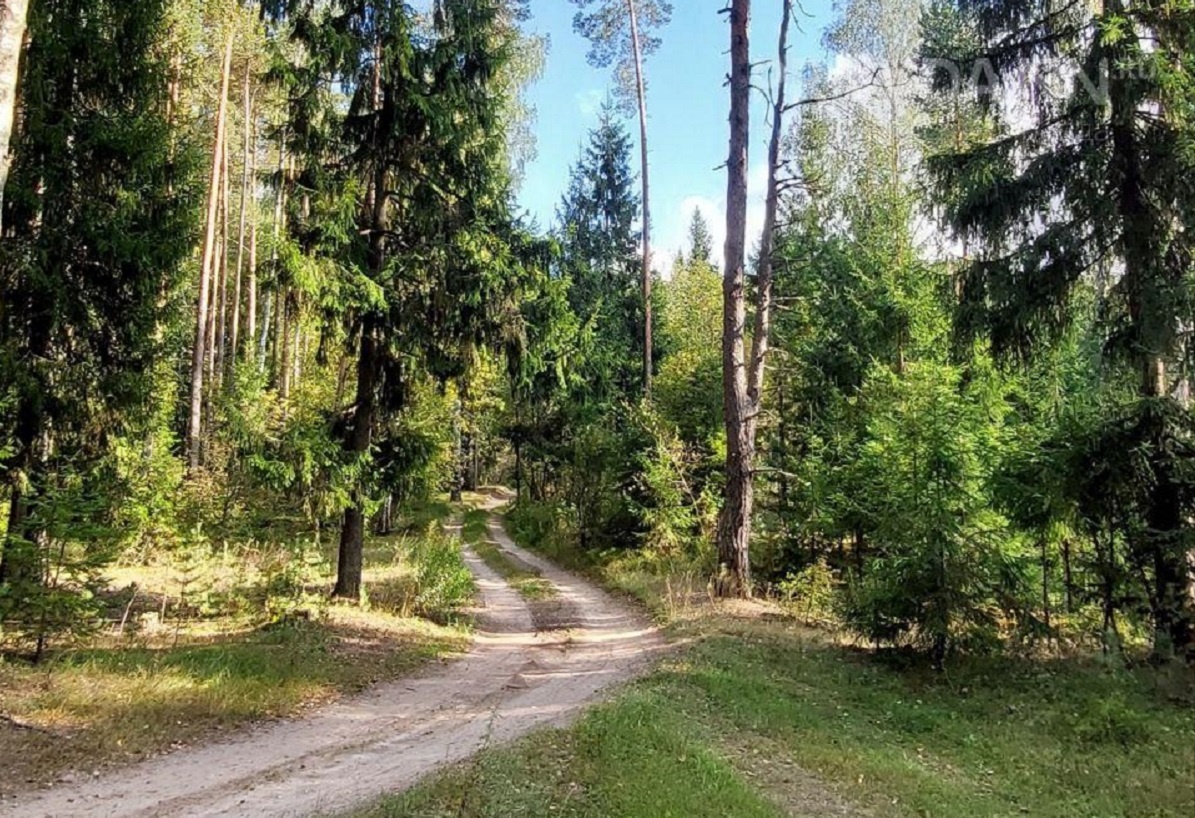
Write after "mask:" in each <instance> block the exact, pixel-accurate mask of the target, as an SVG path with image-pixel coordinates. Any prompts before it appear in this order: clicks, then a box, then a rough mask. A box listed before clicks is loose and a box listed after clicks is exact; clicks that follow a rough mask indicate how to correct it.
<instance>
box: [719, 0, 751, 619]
mask: <svg viewBox="0 0 1195 818" xmlns="http://www.w3.org/2000/svg"><path fill="white" fill-rule="evenodd" d="M750 20H751V0H732V3H731V8H730V55H731V56H730V61H731V73H730V155H729V157H728V159H727V162H726V169H727V187H726V247H725V265H726V266H725V273H724V277H723V283H722V296H723V315H722V381H723V384H722V385H723V404H724V411H725V415H726V494H725V498H724V503H723V506H722V515H721V518H720V519H719V521H718V561H719V563H720V566H721V574H720V576H719V577H718V582H717V589H718V593H719V594H721V595H723V596H739V595H743V596H746V595H749V594H750V593H751V563H750V560H749V551H748V542H749V540H750V536H751V506H752V502H753V499H754V498H753V496H752V484H751V462H752V454H753V452H752V451H751V448H752V441H751V438H750V436H749V435H748V434H747V430H748V423H749V417H748V413H749V405H748V395H747V361H746V351H745V346H744V343H745V341H744V335H745V332H746V324H747V306H746V301H745V298H744V287H745V269H744V268H745V267H746V255H747V252H746V245H747V152H748V143H749V141H750V135H751V47H750V35H749V31H748V27H749V24H750Z"/></svg>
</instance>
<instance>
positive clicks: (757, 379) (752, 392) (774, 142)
mask: <svg viewBox="0 0 1195 818" xmlns="http://www.w3.org/2000/svg"><path fill="white" fill-rule="evenodd" d="M792 10H793V0H784V6H783V11H782V14H783V15H784V16H783V19H782V20H781V21H780V49H779V57H778V61H777V67H778V69H779V79H778V80H777V84H776V95H775V98H774V99H773V100H772V135H771V139H770V140H769V141H768V192H767V197H766V198H765V200H764V202H765V203H764V222H763V236H762V237H761V238H760V242H759V270H758V275H757V276H756V291H755V298H756V304H755V329H754V338H753V339H752V350H751V371H750V382H749V384H748V387H747V399H748V400H749V401H750V404H751V407H752V410H753V411H752V417H751V418H750V419H749V423H750V427H751V428H750V432H751V436H752V440H754V438H755V429H756V426H757V424H758V421H757V418H758V417H759V412H760V409H761V408H762V406H763V394H764V375H765V372H766V370H767V358H768V350H769V347H770V344H771V335H772V280H773V270H774V269H775V258H774V256H775V249H776V221H777V213H778V212H779V210H780V178H779V177H780V152H781V147H782V145H783V140H784V106H785V91H786V89H787V87H788V80H787V78H788V30H789V22H790V21H791V20H792Z"/></svg>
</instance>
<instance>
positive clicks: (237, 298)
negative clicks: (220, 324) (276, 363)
mask: <svg viewBox="0 0 1195 818" xmlns="http://www.w3.org/2000/svg"><path fill="white" fill-rule="evenodd" d="M252 154H253V91H252V74H251V73H250V71H249V66H248V65H246V66H245V151H244V156H243V161H242V173H241V224H240V228H239V230H238V231H237V274H236V283H235V285H234V287H233V295H232V335H231V337H230V339H229V352H230V355H231V357H230V359H229V361H230V363H229V366H228V370H229V373H230V374H231V372H232V369H233V368H234V367H235V366H236V362H237V358H238V357H239V355H240V340H241V338H240V336H241V282H242V280H243V278H244V273H245V232H246V230H247V228H248V221H249V200H250V196H249V186H250V183H251V181H252V178H253V158H252Z"/></svg>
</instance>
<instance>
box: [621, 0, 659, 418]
mask: <svg viewBox="0 0 1195 818" xmlns="http://www.w3.org/2000/svg"><path fill="white" fill-rule="evenodd" d="M627 10H628V11H629V12H630V15H631V49H632V51H633V53H634V57H635V90H636V95H637V97H638V102H639V157H640V164H641V170H640V177H641V179H642V182H643V395H644V397H646V398H647V399H648V400H651V382H652V374H653V357H654V356H653V352H652V345H653V344H652V341H653V337H652V336H653V330H652V305H651V285H652V280H651V183H650V178H649V175H648V171H649V166H648V161H647V155H648V151H647V84H646V82H644V79H643V49H642V44H641V43H640V40H639V15H638V13H637V12H636V9H635V0H627Z"/></svg>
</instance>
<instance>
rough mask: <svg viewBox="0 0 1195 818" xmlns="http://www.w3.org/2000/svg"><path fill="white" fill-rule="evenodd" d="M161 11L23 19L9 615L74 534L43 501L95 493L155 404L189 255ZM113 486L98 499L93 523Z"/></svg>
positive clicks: (14, 194) (57, 9)
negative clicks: (73, 479) (87, 483)
mask: <svg viewBox="0 0 1195 818" xmlns="http://www.w3.org/2000/svg"><path fill="white" fill-rule="evenodd" d="M166 6H167V3H166V2H165V1H164V0H145V1H144V2H137V3H127V2H118V0H94V2H88V3H80V2H78V1H77V0H46V1H45V2H40V3H36V4H34V6H33V8H32V10H31V12H30V16H29V28H30V36H31V45H30V48H29V51H28V54H27V57H26V62H25V64H24V65H25V67H24V72H23V75H22V80H21V89H22V93H21V105H22V111H21V121H22V127H21V132H20V134H19V137H18V139H17V140H16V142H15V143H14V154H15V162H14V165H13V170H12V175H11V177H10V179H9V186H8V195H7V196H6V198H5V203H4V207H5V218H4V224H5V228H6V231H7V234H6V236H5V240H4V243H3V250H2V251H0V305H3V307H2V309H0V382H2V383H4V384H5V385H6V388H8V389H11V394H10V398H11V400H12V405H13V406H14V411H13V413H12V416H11V417H10V418H5V419H4V421H6V422H10V423H11V426H10V427H9V428H7V429H4V430H3V431H4V433H5V436H6V437H9V436H10V439H11V450H12V454H11V457H9V458H7V459H6V460H5V461H4V463H3V466H2V469H3V477H4V479H5V480H6V481H8V482H9V484H10V486H11V488H10V510H9V519H8V526H7V539H6V541H5V543H4V552H3V557H2V560H0V585H3V586H5V587H6V590H8V591H10V593H7V594H0V597H2V598H3V599H4V600H5V606H6V607H7V608H8V609H9V612H11V611H12V610H13V609H16V610H17V611H18V612H19V610H20V609H21V608H22V606H25V605H29V604H37V599H38V594H39V593H40V589H41V583H42V579H43V577H45V576H46V575H47V574H46V572H47V568H48V560H49V559H50V558H51V554H52V553H54V551H53V549H52V548H51V546H52V545H54V543H52V542H51V539H52V538H53V537H62V536H65V535H63V534H62V533H61V521H62V516H63V515H69V514H70V512H69V511H68V510H66V509H63V508H54V507H53V505H52V504H48V503H47V502H45V499H46V498H47V497H50V496H53V494H54V493H55V492H56V491H60V490H61V489H62V487H63V485H64V481H67V482H69V481H70V477H69V476H70V475H72V474H77V475H83V478H84V479H88V475H90V476H91V477H95V478H97V479H101V481H102V472H101V471H100V470H99V469H98V467H97V463H98V462H99V461H100V460H101V459H102V458H103V456H104V455H105V454H106V452H107V449H108V446H109V444H110V443H111V441H112V439H113V437H114V436H115V435H116V434H119V432H120V430H121V429H122V428H123V427H124V426H125V424H126V423H127V421H129V420H130V419H131V418H132V417H133V416H134V414H135V412H136V411H137V409H138V407H141V406H143V405H145V404H146V403H147V397H148V395H147V390H148V389H149V387H150V386H151V385H152V383H153V379H152V378H150V377H148V376H147V373H148V372H149V370H150V368H151V366H152V365H153V363H154V361H155V357H156V355H157V353H158V352H159V346H160V343H161V333H160V332H159V329H160V322H161V320H162V319H163V318H164V316H162V315H161V314H160V312H159V310H160V305H161V304H162V303H163V300H164V297H165V294H166V293H169V292H170V291H171V289H172V288H173V287H174V286H175V283H176V282H177V280H178V276H179V275H180V272H181V263H182V261H183V260H184V259H185V258H186V257H187V255H188V253H189V252H190V249H191V247H192V246H193V244H192V238H193V235H194V230H193V228H194V223H193V222H194V219H193V216H194V208H193V204H194V201H193V198H192V196H191V193H192V189H191V178H192V177H191V175H190V173H189V169H190V167H192V164H191V162H190V160H189V158H188V156H187V154H186V153H185V152H184V151H182V150H175V149H172V147H171V146H172V140H171V134H170V131H169V127H168V118H167V115H166V112H167V107H168V104H167V100H168V93H167V70H166V65H164V64H163V59H162V57H163V53H164V49H163V48H161V45H162V43H163V38H164V36H165V27H166V22H165V12H166ZM112 488H113V487H112V486H111V484H110V483H107V484H105V483H102V482H101V484H97V485H96V486H94V492H95V493H94V494H91V495H90V499H89V503H91V505H90V507H89V511H88V514H89V516H90V522H92V523H99V522H100V521H101V520H102V518H103V517H104V515H105V513H106V512H105V510H104V509H103V508H102V507H99V508H97V507H95V505H94V503H93V501H94V500H95V499H96V498H99V497H109V496H110V494H111V490H112ZM51 515H52V516H54V518H55V520H57V523H56V524H55V525H56V527H54V529H53V530H51V528H52V527H51V526H50V519H49V518H50V516H51ZM61 553H66V552H65V551H63V552H61Z"/></svg>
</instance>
